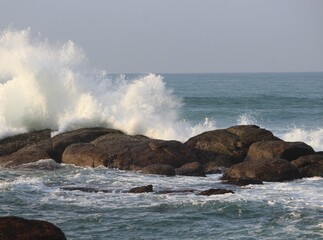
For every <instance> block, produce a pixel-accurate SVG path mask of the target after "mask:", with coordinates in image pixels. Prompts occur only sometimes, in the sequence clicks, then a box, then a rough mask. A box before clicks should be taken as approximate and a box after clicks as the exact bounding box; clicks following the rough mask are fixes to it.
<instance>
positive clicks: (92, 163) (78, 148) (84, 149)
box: [62, 143, 108, 167]
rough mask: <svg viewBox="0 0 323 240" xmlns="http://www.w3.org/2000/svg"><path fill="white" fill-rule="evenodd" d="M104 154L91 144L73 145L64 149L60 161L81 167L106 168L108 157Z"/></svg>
mask: <svg viewBox="0 0 323 240" xmlns="http://www.w3.org/2000/svg"><path fill="white" fill-rule="evenodd" d="M105 152H106V151H105V149H100V148H99V147H96V146H94V145H93V144H91V143H75V144H71V145H69V146H68V147H67V148H66V149H65V151H64V153H63V156H62V161H63V162H64V163H68V164H74V165H77V166H82V167H98V166H106V165H107V163H106V161H107V159H108V156H107V155H106V154H105Z"/></svg>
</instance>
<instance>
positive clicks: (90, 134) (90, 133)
mask: <svg viewBox="0 0 323 240" xmlns="http://www.w3.org/2000/svg"><path fill="white" fill-rule="evenodd" d="M112 133H119V134H122V132H121V131H119V130H115V129H107V128H82V129H78V130H74V131H69V132H65V133H62V134H59V135H56V136H55V137H53V138H52V145H53V153H52V158H53V159H55V160H56V161H57V162H61V159H62V155H63V152H64V151H65V149H66V148H67V147H68V146H69V145H71V144H75V143H89V142H91V141H93V140H95V139H96V138H98V137H100V136H102V135H106V134H112Z"/></svg>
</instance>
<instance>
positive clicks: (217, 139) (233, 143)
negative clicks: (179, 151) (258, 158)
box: [185, 129, 247, 165]
mask: <svg viewBox="0 0 323 240" xmlns="http://www.w3.org/2000/svg"><path fill="white" fill-rule="evenodd" d="M185 145H186V146H187V147H189V148H190V149H192V150H193V152H194V153H195V154H196V156H197V157H198V159H199V162H200V163H201V164H205V163H207V162H211V161H217V159H218V158H223V155H224V156H227V157H228V158H227V159H228V162H229V163H228V164H230V165H232V164H233V163H234V162H240V161H242V160H243V158H244V156H245V154H246V152H247V151H246V149H245V148H244V146H243V143H242V142H241V140H240V138H239V137H238V136H237V135H235V134H233V133H230V132H228V131H227V130H225V129H219V130H214V131H209V132H204V133H201V134H199V135H197V136H195V137H192V138H190V139H189V140H188V141H187V142H186V143H185Z"/></svg>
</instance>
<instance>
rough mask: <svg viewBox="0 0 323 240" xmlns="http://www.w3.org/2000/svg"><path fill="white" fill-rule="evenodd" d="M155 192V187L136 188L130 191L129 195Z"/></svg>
mask: <svg viewBox="0 0 323 240" xmlns="http://www.w3.org/2000/svg"><path fill="white" fill-rule="evenodd" d="M149 192H153V185H147V186H142V187H135V188H132V189H130V190H129V193H149Z"/></svg>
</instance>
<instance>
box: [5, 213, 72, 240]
mask: <svg viewBox="0 0 323 240" xmlns="http://www.w3.org/2000/svg"><path fill="white" fill-rule="evenodd" d="M0 239H1V240H15V239H16V240H45V239H46V240H66V237H65V235H64V233H63V232H62V230H60V229H59V228H58V227H56V226H55V225H53V224H51V223H49V222H45V221H40V220H27V219H24V218H19V217H0Z"/></svg>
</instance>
